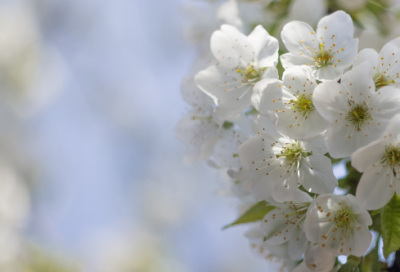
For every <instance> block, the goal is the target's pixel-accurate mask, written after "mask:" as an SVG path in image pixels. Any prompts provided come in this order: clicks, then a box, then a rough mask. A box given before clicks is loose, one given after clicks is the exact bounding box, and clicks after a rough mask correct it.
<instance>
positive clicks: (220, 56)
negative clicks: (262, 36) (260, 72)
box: [211, 25, 254, 68]
mask: <svg viewBox="0 0 400 272" xmlns="http://www.w3.org/2000/svg"><path fill="white" fill-rule="evenodd" d="M211 52H212V53H213V55H214V57H215V59H216V60H217V61H218V62H219V63H220V64H221V65H223V66H226V67H229V68H234V67H236V66H238V65H240V64H243V63H246V62H247V61H248V60H249V59H252V58H254V54H253V52H254V48H253V45H252V44H251V43H250V41H249V40H248V38H247V37H246V36H245V35H244V34H243V33H241V32H240V31H239V30H237V29H236V28H235V27H233V26H230V25H222V26H221V30H217V31H215V32H214V33H213V34H212V36H211Z"/></svg>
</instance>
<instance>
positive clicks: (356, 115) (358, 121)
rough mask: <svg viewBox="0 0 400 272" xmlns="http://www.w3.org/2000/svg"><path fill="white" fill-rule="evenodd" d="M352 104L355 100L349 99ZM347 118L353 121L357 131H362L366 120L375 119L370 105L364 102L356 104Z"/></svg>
mask: <svg viewBox="0 0 400 272" xmlns="http://www.w3.org/2000/svg"><path fill="white" fill-rule="evenodd" d="M352 104H353V102H351V101H349V105H352ZM345 119H346V120H348V121H350V122H352V123H353V124H354V127H355V128H356V130H357V131H361V127H362V125H363V124H364V122H365V121H369V120H373V119H372V117H371V114H370V113H369V108H368V106H367V105H364V104H354V105H353V106H352V107H351V110H350V111H349V113H348V114H347V116H346V118H345Z"/></svg>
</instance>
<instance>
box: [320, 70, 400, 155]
mask: <svg viewBox="0 0 400 272" xmlns="http://www.w3.org/2000/svg"><path fill="white" fill-rule="evenodd" d="M313 101H314V105H315V107H316V108H317V110H318V112H319V113H320V114H321V115H322V116H323V117H324V118H325V119H326V120H328V121H329V123H330V124H329V126H328V128H327V132H326V138H325V142H326V145H327V148H328V151H329V153H330V155H331V156H332V157H334V158H344V157H348V156H350V155H351V154H352V153H353V152H354V151H356V150H357V149H359V148H361V147H363V146H365V145H367V144H369V143H371V142H372V141H374V140H377V139H378V138H379V137H380V136H381V135H382V133H383V130H384V129H385V128H386V126H387V124H388V123H389V121H390V119H391V118H392V117H393V116H394V115H395V114H396V113H398V112H399V110H400V92H399V91H398V90H397V89H396V88H394V87H388V86H387V87H383V88H381V89H380V90H378V91H377V92H375V84H374V81H373V79H372V65H371V64H370V63H368V62H364V63H362V64H360V65H358V66H357V67H355V68H353V70H351V71H349V72H347V73H345V74H344V75H343V77H342V79H341V84H339V83H337V82H333V81H330V82H324V83H322V84H319V85H318V86H317V88H315V90H314V94H313Z"/></svg>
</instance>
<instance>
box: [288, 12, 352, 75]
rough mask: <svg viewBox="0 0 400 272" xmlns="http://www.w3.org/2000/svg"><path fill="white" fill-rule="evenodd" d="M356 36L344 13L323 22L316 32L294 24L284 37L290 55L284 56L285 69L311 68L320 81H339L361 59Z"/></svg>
mask: <svg viewBox="0 0 400 272" xmlns="http://www.w3.org/2000/svg"><path fill="white" fill-rule="evenodd" d="M353 35H354V27H353V21H352V20H351V17H350V15H348V14H347V13H345V12H343V11H336V12H334V13H332V14H331V15H328V16H325V17H324V18H322V19H321V20H320V21H319V23H318V27H317V31H316V32H315V31H314V29H313V28H312V27H311V26H310V25H308V24H306V23H303V22H299V21H292V22H290V23H288V24H286V25H285V26H284V27H283V30H282V33H281V37H282V41H283V43H284V44H285V46H286V48H287V49H288V50H289V52H290V53H287V54H283V55H282V56H281V61H282V65H283V67H284V68H285V69H287V68H289V67H292V66H295V65H307V66H309V67H311V68H312V74H313V76H314V77H315V78H316V79H318V80H337V79H339V78H340V76H341V75H342V73H343V71H344V70H345V69H346V68H348V67H350V66H351V65H352V64H353V62H354V59H355V58H356V56H357V50H358V39H353Z"/></svg>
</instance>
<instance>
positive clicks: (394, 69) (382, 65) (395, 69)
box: [353, 38, 400, 90]
mask: <svg viewBox="0 0 400 272" xmlns="http://www.w3.org/2000/svg"><path fill="white" fill-rule="evenodd" d="M364 61H367V62H370V63H371V64H372V66H373V68H374V70H373V71H374V72H373V79H374V82H375V89H376V90H378V89H380V88H382V87H384V86H395V87H396V88H399V87H400V38H396V39H394V40H391V41H390V42H388V43H387V44H385V46H383V48H382V50H381V52H380V53H379V54H378V52H376V51H375V50H374V49H371V48H366V49H363V50H361V51H360V52H359V53H358V55H357V58H356V60H355V61H354V64H353V67H356V66H358V65H360V64H361V63H363V62H364Z"/></svg>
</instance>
